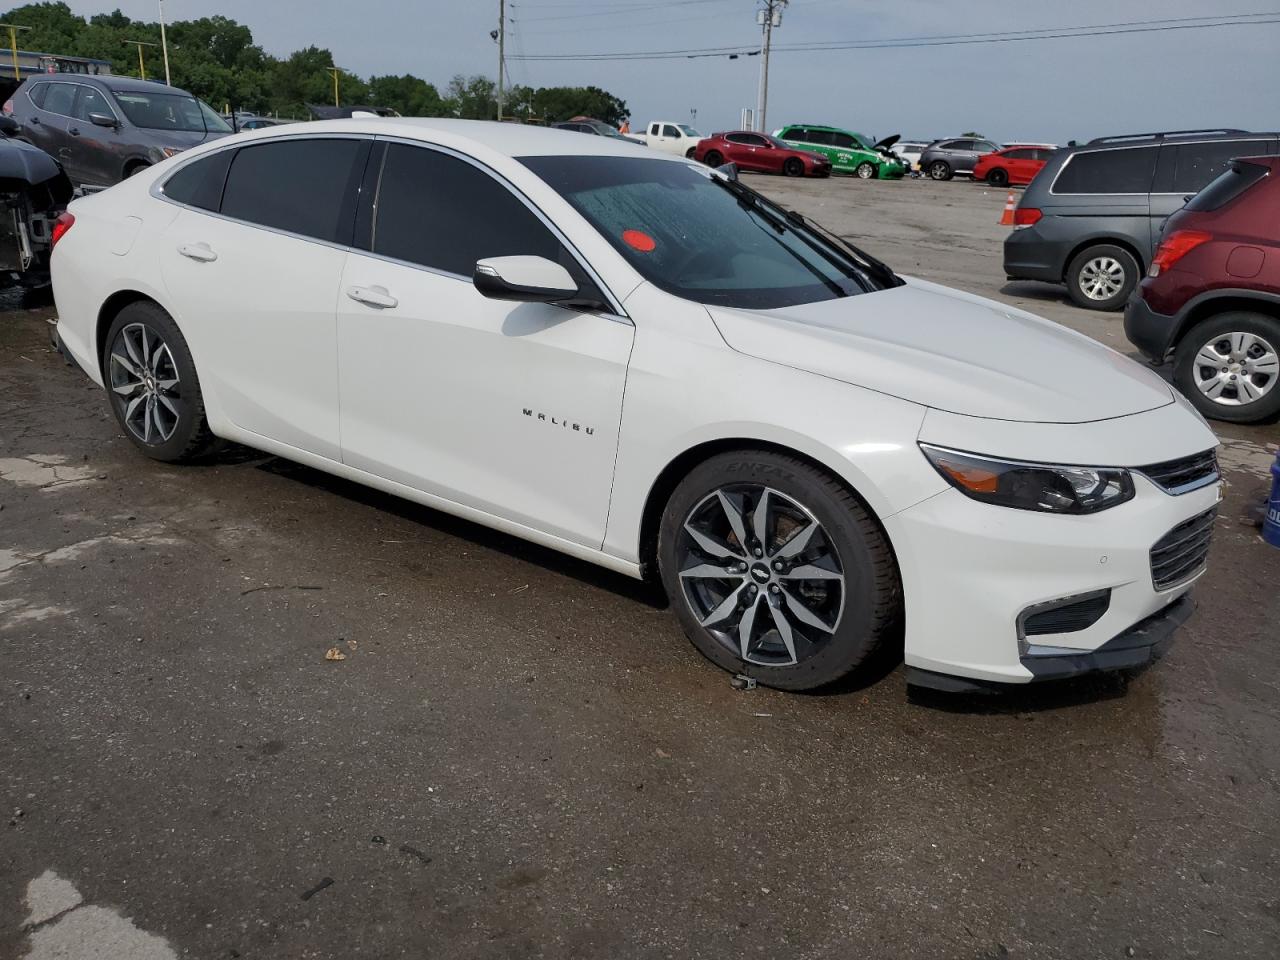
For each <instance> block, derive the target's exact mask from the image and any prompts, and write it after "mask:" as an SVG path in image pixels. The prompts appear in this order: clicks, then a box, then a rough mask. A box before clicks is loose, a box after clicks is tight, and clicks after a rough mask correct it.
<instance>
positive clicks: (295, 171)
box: [162, 137, 371, 461]
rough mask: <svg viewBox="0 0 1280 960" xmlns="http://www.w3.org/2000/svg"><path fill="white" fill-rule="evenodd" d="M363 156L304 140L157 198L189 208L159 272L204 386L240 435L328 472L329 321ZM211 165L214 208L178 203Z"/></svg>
mask: <svg viewBox="0 0 1280 960" xmlns="http://www.w3.org/2000/svg"><path fill="white" fill-rule="evenodd" d="M370 146H371V140H370V139H369V138H364V139H358V138H316V137H304V138H299V139H289V140H279V141H272V142H269V143H261V144H254V145H251V146H246V147H242V148H240V149H239V150H238V151H232V150H227V151H219V152H218V153H215V154H211V155H209V156H208V157H207V158H203V159H202V160H200V161H197V164H192V165H189V166H188V167H184V168H182V169H181V170H179V172H178V173H177V174H175V175H174V177H172V178H170V180H169V181H168V182H167V183H166V184H165V186H164V188H163V189H164V192H165V194H166V196H167V198H168V199H171V200H174V201H175V202H182V203H183V204H184V206H186V209H184V210H183V211H182V212H181V213H180V214H179V215H178V217H177V219H176V220H174V222H173V223H172V225H170V227H169V228H168V229H167V231H166V233H165V240H166V244H167V246H168V249H167V250H165V251H164V254H163V260H162V271H163V274H164V279H165V283H166V285H167V286H168V287H169V290H170V292H171V294H172V297H173V305H174V308H175V310H176V312H177V314H178V318H177V319H178V323H179V325H180V326H182V328H183V330H184V332H186V335H187V338H188V340H189V342H190V343H191V348H192V353H193V355H194V357H195V359H196V363H197V364H198V366H199V370H200V378H201V381H202V382H201V385H202V387H203V388H204V389H205V390H206V391H207V392H208V393H209V394H210V395H211V396H212V398H213V400H214V402H215V403H216V406H217V409H218V410H219V411H221V413H223V414H224V415H225V416H226V417H228V418H229V419H230V420H231V421H232V423H234V424H235V425H236V426H237V427H239V428H240V429H242V430H245V431H248V432H249V433H252V434H255V435H257V436H261V437H266V438H268V439H271V440H275V441H277V442H279V443H284V444H288V445H289V446H291V447H296V448H298V449H300V450H305V451H308V452H310V453H314V454H316V455H319V456H322V457H327V458H329V459H332V460H335V461H336V460H338V459H340V456H341V451H340V446H339V443H338V382H337V365H338V362H337V336H336V329H335V328H336V318H335V313H334V310H335V304H336V302H337V298H338V290H339V286H338V285H339V282H340V280H341V277H342V267H343V263H344V262H345V260H346V258H347V252H346V246H347V245H349V244H350V242H351V231H352V228H353V224H354V212H355V188H356V187H357V186H358V183H359V177H360V175H361V174H362V173H363V169H364V162H365V160H366V158H367V154H368V150H369V148H370ZM228 161H229V170H227V169H226V168H227V166H228ZM218 163H221V164H222V169H223V172H224V173H225V184H226V185H225V190H222V191H220V194H221V206H220V207H218V201H217V199H216V196H217V193H216V192H215V194H214V195H213V197H214V198H213V199H212V200H210V201H209V202H208V203H203V204H202V203H201V198H200V197H193V196H188V195H186V193H184V191H185V190H186V189H187V185H186V183H185V182H184V178H185V179H190V180H196V179H198V175H199V174H200V169H199V166H198V165H199V164H204V165H206V166H207V167H208V168H209V169H210V170H211V171H212V172H211V173H210V176H213V177H215V178H216V176H217V172H218V171H217V168H216V167H215V166H214V165H216V164H218ZM175 194H181V196H175ZM205 199H208V198H205ZM193 200H194V201H195V202H193ZM202 205H204V206H212V207H214V208H217V209H218V212H216V213H213V212H209V211H208V210H206V209H201V208H200V207H201V206H202Z"/></svg>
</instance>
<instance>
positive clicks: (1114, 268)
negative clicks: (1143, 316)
mask: <svg viewBox="0 0 1280 960" xmlns="http://www.w3.org/2000/svg"><path fill="white" fill-rule="evenodd" d="M1137 284H1138V261H1137V260H1136V259H1135V258H1134V256H1133V254H1132V253H1130V252H1129V251H1128V250H1126V249H1125V248H1124V247H1117V246H1116V245H1114V244H1110V243H1100V244H1098V245H1097V246H1095V247H1087V248H1086V249H1084V250H1081V251H1080V252H1079V253H1078V254H1076V255H1075V257H1074V259H1072V261H1071V264H1070V266H1068V267H1067V292H1068V293H1070V294H1071V299H1072V300H1074V301H1075V302H1076V303H1077V304H1078V305H1079V306H1082V307H1084V308H1085V309H1087V310H1119V309H1120V308H1121V307H1123V306H1124V304H1125V301H1126V300H1128V299H1129V294H1131V293H1132V292H1133V288H1134V287H1135V286H1137Z"/></svg>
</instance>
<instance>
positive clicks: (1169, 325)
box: [1124, 287, 1178, 363]
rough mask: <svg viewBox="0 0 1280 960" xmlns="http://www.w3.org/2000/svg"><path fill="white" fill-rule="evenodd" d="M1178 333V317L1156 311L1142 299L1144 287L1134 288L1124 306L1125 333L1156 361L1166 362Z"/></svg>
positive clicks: (1135, 344)
mask: <svg viewBox="0 0 1280 960" xmlns="http://www.w3.org/2000/svg"><path fill="white" fill-rule="evenodd" d="M1177 333H1178V317H1177V316H1172V317H1171V316H1168V315H1166V314H1163V313H1156V312H1155V311H1154V310H1152V309H1151V308H1150V307H1149V306H1147V301H1146V300H1144V299H1142V289H1141V288H1140V287H1139V288H1137V289H1135V290H1134V292H1133V295H1132V296H1131V297H1129V302H1128V304H1126V305H1125V308H1124V335H1125V336H1126V337H1128V338H1129V342H1130V343H1132V344H1133V345H1134V346H1135V347H1137V348H1138V349H1139V350H1141V351H1142V353H1143V355H1144V356H1146V357H1147V358H1148V359H1149V360H1151V361H1153V362H1155V363H1164V360H1165V357H1167V356H1168V355H1169V350H1170V349H1172V347H1173V341H1174V337H1176V336H1177Z"/></svg>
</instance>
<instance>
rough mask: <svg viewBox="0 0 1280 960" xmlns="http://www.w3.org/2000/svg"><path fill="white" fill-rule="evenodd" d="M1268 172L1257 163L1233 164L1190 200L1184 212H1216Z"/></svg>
mask: <svg viewBox="0 0 1280 960" xmlns="http://www.w3.org/2000/svg"><path fill="white" fill-rule="evenodd" d="M1269 172H1270V171H1269V170H1268V169H1267V168H1266V167H1264V166H1262V165H1260V164H1257V163H1233V164H1231V165H1230V166H1229V167H1228V168H1227V170H1226V171H1225V172H1224V173H1221V174H1219V175H1218V177H1217V179H1215V180H1214V181H1213V182H1212V183H1210V184H1209V185H1208V186H1207V187H1205V188H1204V189H1203V190H1201V191H1200V192H1199V193H1197V194H1196V195H1195V196H1194V197H1192V198H1191V201H1190V202H1189V203H1188V204H1187V205H1186V206H1185V207H1183V209H1184V210H1218V209H1220V208H1222V207H1225V206H1226V205H1227V204H1228V203H1230V202H1231V201H1232V200H1234V199H1235V198H1236V197H1238V196H1240V194H1242V193H1244V192H1245V191H1246V190H1248V189H1249V188H1250V187H1252V186H1253V185H1254V184H1255V183H1257V182H1258V181H1259V180H1261V179H1263V178H1264V177H1266V176H1267V175H1268V173H1269Z"/></svg>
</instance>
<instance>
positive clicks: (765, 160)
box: [693, 130, 831, 177]
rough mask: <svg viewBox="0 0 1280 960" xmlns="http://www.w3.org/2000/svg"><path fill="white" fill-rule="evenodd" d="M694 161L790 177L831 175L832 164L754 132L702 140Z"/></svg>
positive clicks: (735, 133)
mask: <svg viewBox="0 0 1280 960" xmlns="http://www.w3.org/2000/svg"><path fill="white" fill-rule="evenodd" d="M693 159H695V160H698V161H700V162H701V163H705V164H707V165H708V166H711V167H718V166H720V165H721V164H722V163H736V164H737V165H738V169H739V170H755V171H758V172H759V173H784V174H786V175H787V176H788V177H829V176H831V161H830V160H828V159H827V158H826V157H824V156H822V155H821V154H817V153H810V152H809V151H807V150H797V149H796V148H795V147H789V146H787V145H786V144H785V143H783V142H782V141H781V140H775V139H774V138H773V137H771V136H768V135H767V134H763V133H755V132H753V131H751V130H733V131H731V132H729V133H713V134H712V135H711V136H709V137H707V138H706V139H705V140H699V141H698V145H697V146H696V147H694V148H693Z"/></svg>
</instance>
